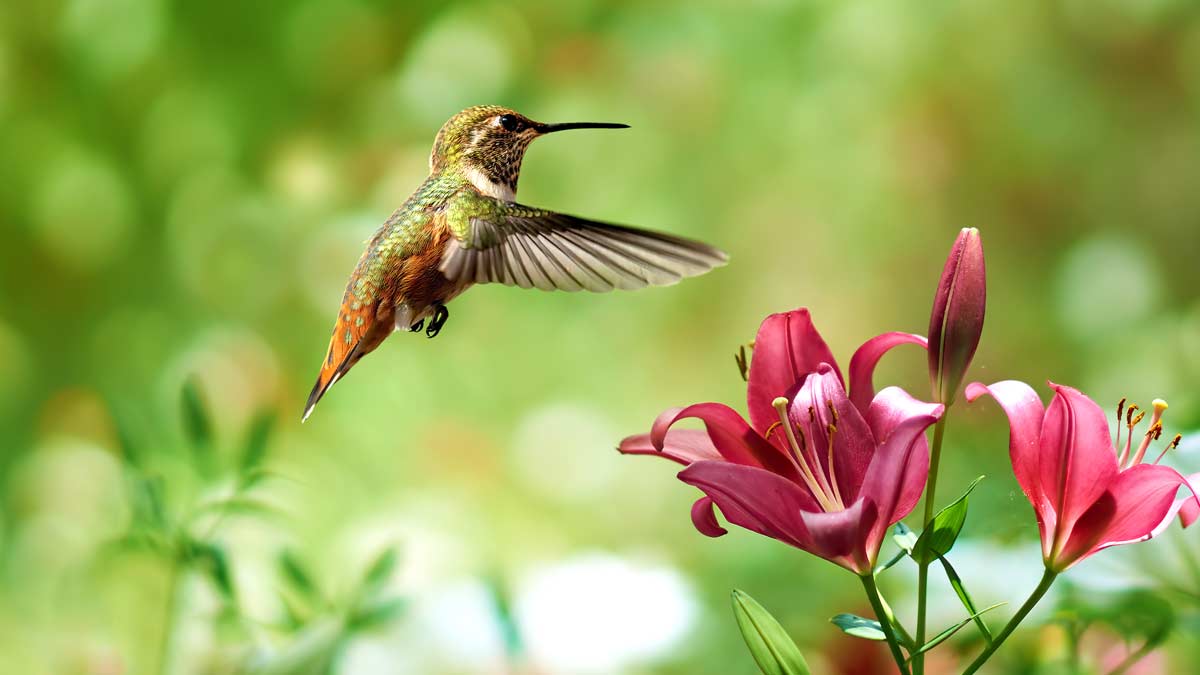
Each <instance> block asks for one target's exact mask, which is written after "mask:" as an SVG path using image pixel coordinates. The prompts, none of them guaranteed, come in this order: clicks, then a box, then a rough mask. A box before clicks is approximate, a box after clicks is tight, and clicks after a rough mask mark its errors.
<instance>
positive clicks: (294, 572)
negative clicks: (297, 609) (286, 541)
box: [279, 551, 321, 600]
mask: <svg viewBox="0 0 1200 675" xmlns="http://www.w3.org/2000/svg"><path fill="white" fill-rule="evenodd" d="M279 569H280V571H281V572H282V573H283V578H284V579H285V580H286V581H287V582H288V585H289V586H291V587H292V589H293V590H294V591H296V592H297V593H299V594H300V595H301V596H302V597H304V598H307V599H309V600H317V599H320V595H321V594H320V592H319V591H318V590H317V586H316V584H314V583H313V580H312V576H310V575H309V573H308V570H306V569H305V568H304V564H303V563H301V562H300V559H299V558H297V557H296V555H295V554H294V553H292V552H291V551H284V552H283V553H280V554H279Z"/></svg>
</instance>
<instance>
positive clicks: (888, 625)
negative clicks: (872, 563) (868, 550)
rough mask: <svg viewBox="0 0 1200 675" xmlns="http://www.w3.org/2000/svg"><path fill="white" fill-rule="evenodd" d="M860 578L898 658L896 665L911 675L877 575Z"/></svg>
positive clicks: (889, 645) (891, 647)
mask: <svg viewBox="0 0 1200 675" xmlns="http://www.w3.org/2000/svg"><path fill="white" fill-rule="evenodd" d="M859 578H860V579H862V584H863V590H865V591H866V592H867V599H868V600H870V601H871V608H872V609H874V610H875V618H876V619H877V620H878V621H879V627H880V628H881V629H882V630H883V634H884V636H886V637H887V643H888V648H889V649H891V650H892V658H893V659H895V660H896V667H897V668H899V669H900V672H901V674H902V675H909V671H908V664H907V663H905V661H904V654H902V653H900V642H899V641H898V640H897V639H896V632H895V630H893V629H892V616H891V612H890V611H889V610H888V609H886V608H885V605H884V602H883V597H882V596H880V595H879V587H878V586H876V585H875V575H873V574H864V575H862V576H861V577H859Z"/></svg>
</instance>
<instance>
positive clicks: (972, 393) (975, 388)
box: [966, 382, 988, 403]
mask: <svg viewBox="0 0 1200 675" xmlns="http://www.w3.org/2000/svg"><path fill="white" fill-rule="evenodd" d="M986 393H988V388H987V385H986V384H984V383H982V382H972V383H971V384H968V385H967V391H966V394H967V403H973V402H974V401H975V399H977V398H979V397H980V396H983V395H984V394H986Z"/></svg>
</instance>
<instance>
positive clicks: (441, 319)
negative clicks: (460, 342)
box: [425, 305, 450, 339]
mask: <svg viewBox="0 0 1200 675" xmlns="http://www.w3.org/2000/svg"><path fill="white" fill-rule="evenodd" d="M434 307H435V308H434V310H433V318H431V319H429V327H428V328H426V329H425V336H426V337H428V338H431V339H432V338H435V337H437V335H438V333H440V332H442V326H445V325H446V319H449V318H450V310H448V309H446V306H445V305H435V306H434Z"/></svg>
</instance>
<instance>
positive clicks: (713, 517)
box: [692, 497, 729, 538]
mask: <svg viewBox="0 0 1200 675" xmlns="http://www.w3.org/2000/svg"><path fill="white" fill-rule="evenodd" d="M692 524H693V525H695V526H696V529H697V530H698V531H699V532H700V534H703V535H704V536H706V537H713V538H716V537H722V536H725V535H726V534H729V530H726V529H725V528H724V527H721V524H720V523H719V522H717V514H716V513H714V512H713V500H712V498H711V497H701V498H700V499H697V500H696V502H695V503H694V504H692Z"/></svg>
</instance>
